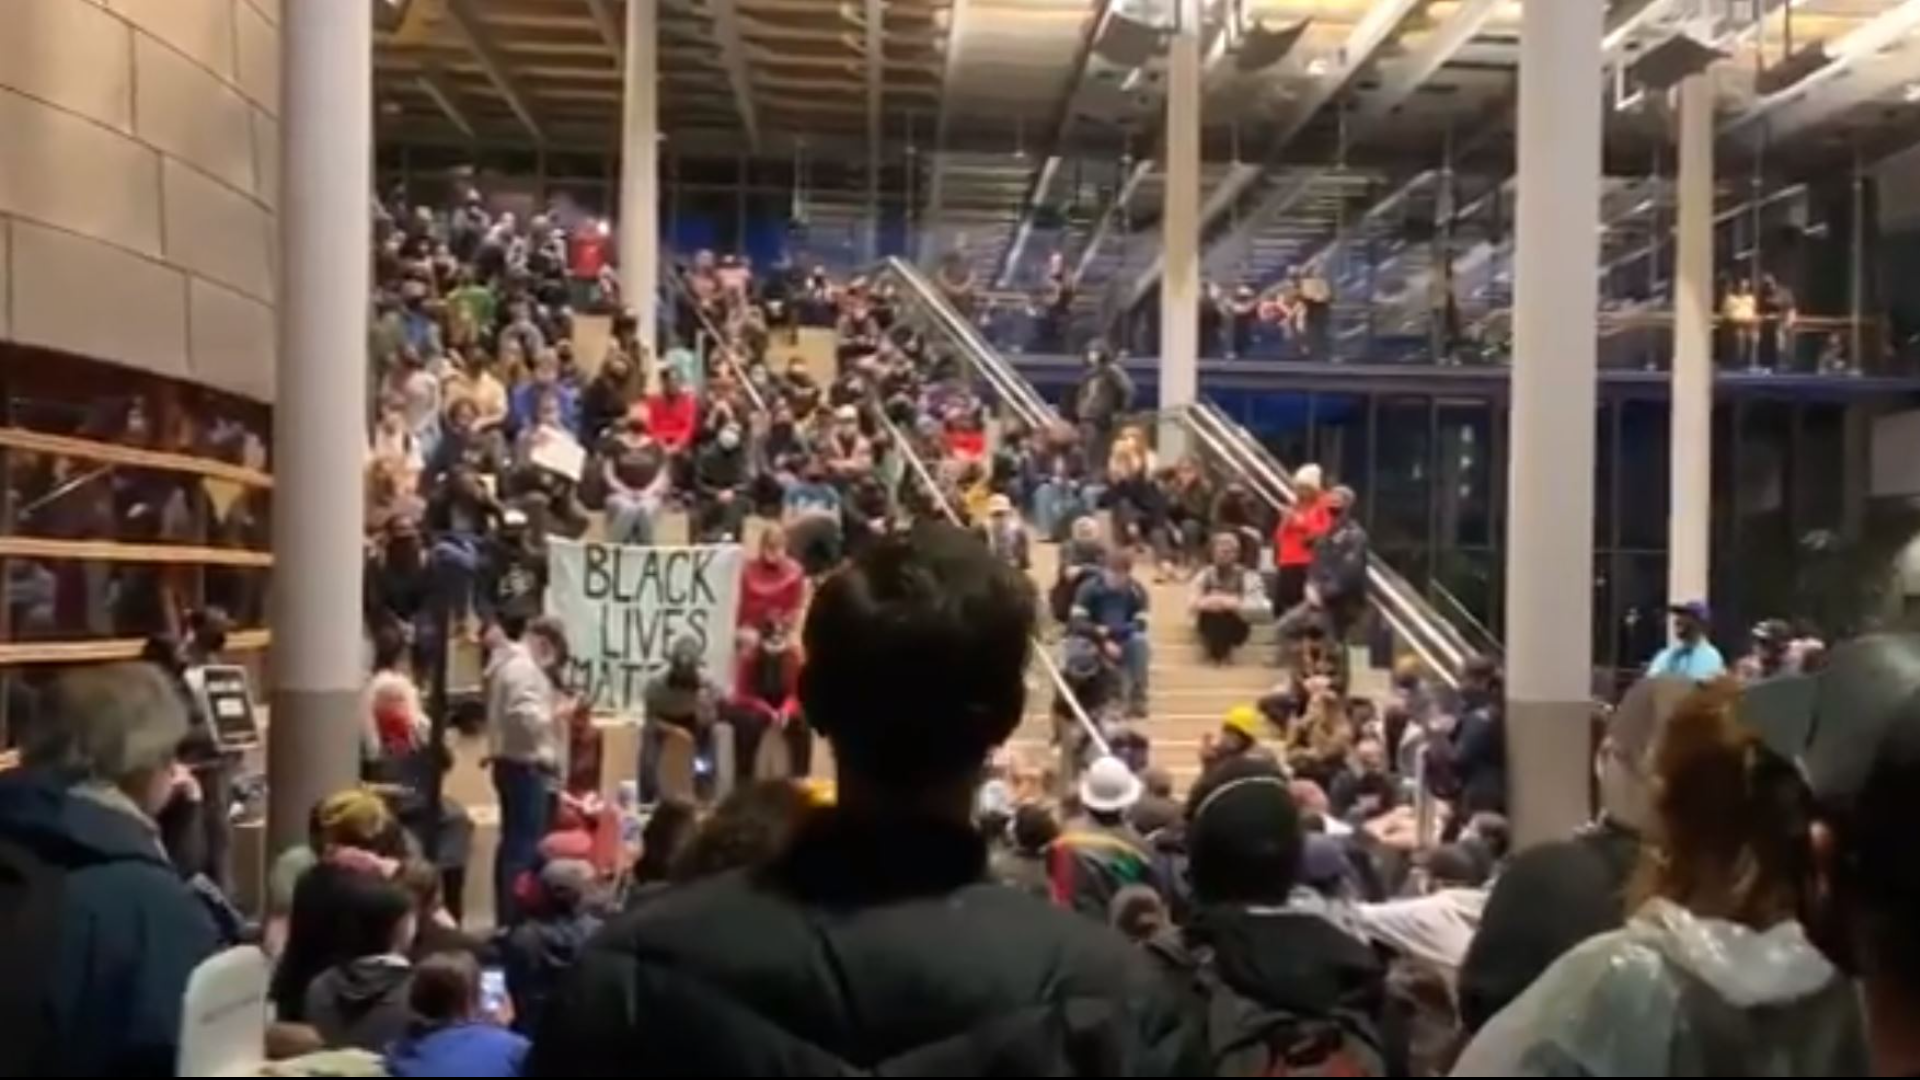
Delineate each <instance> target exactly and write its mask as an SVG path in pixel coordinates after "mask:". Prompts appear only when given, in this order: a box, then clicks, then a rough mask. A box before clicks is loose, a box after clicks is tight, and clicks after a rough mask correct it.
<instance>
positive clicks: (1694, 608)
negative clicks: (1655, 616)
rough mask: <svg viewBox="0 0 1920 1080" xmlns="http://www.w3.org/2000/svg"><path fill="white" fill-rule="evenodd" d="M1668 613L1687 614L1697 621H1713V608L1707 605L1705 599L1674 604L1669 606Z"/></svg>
mask: <svg viewBox="0 0 1920 1080" xmlns="http://www.w3.org/2000/svg"><path fill="white" fill-rule="evenodd" d="M1667 614H1669V615H1685V616H1687V617H1688V618H1690V619H1692V620H1694V621H1695V622H1703V623H1709V622H1712V621H1713V609H1712V608H1710V607H1708V606H1707V602H1706V601H1705V600H1688V601H1686V602H1684V603H1679V604H1674V605H1673V606H1671V607H1669V608H1667Z"/></svg>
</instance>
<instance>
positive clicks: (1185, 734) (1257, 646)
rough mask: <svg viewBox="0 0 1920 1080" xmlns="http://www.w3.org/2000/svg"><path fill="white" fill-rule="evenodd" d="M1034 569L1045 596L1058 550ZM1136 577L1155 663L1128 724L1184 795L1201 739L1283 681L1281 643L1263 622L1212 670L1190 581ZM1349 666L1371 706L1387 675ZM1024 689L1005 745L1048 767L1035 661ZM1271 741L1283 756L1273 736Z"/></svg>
mask: <svg viewBox="0 0 1920 1080" xmlns="http://www.w3.org/2000/svg"><path fill="white" fill-rule="evenodd" d="M1033 563H1034V565H1033V571H1032V577H1033V580H1034V584H1035V586H1036V587H1037V588H1039V589H1040V590H1041V591H1042V595H1043V596H1044V595H1045V591H1046V590H1047V589H1048V588H1050V587H1051V586H1052V584H1053V582H1054V579H1055V575H1056V574H1057V572H1058V566H1059V551H1058V548H1057V547H1055V546H1054V545H1052V544H1045V545H1040V546H1038V547H1036V548H1035V550H1034V558H1033ZM1140 574H1141V581H1142V582H1143V583H1144V584H1145V585H1146V586H1147V591H1148V594H1149V595H1150V596H1151V598H1152V609H1151V610H1152V614H1151V616H1150V618H1149V621H1148V632H1149V635H1150V639H1151V641H1152V645H1153V663H1152V674H1151V679H1150V682H1149V694H1148V703H1149V711H1148V718H1147V719H1146V720H1145V721H1140V722H1136V723H1134V724H1132V725H1131V726H1132V727H1133V728H1134V729H1135V730H1138V731H1140V732H1141V733H1143V734H1145V735H1146V736H1147V737H1148V738H1149V739H1150V740H1151V741H1152V753H1153V764H1154V765H1156V766H1158V767H1161V768H1165V769H1167V770H1168V771H1169V772H1171V773H1172V774H1173V779H1174V786H1175V789H1176V791H1178V792H1180V793H1183V794H1184V793H1185V792H1186V790H1187V789H1188V788H1189V787H1190V786H1192V784H1193V782H1194V781H1195V780H1197V779H1198V778H1199V776H1200V772H1201V767H1202V766H1201V761H1200V749H1201V745H1202V741H1203V740H1204V739H1205V738H1206V737H1207V736H1208V735H1210V734H1215V733H1217V732H1219V731H1220V729H1221V726H1222V724H1223V723H1224V721H1225V719H1226V715H1227V712H1228V711H1229V710H1231V709H1233V708H1234V707H1235V706H1239V705H1252V704H1254V703H1255V702H1257V701H1258V700H1259V699H1260V698H1261V697H1262V696H1264V695H1265V694H1267V693H1269V692H1270V691H1272V690H1273V689H1274V688H1275V687H1276V686H1277V685H1279V684H1280V682H1281V681H1282V674H1283V673H1282V672H1281V670H1280V667H1279V664H1278V654H1279V640H1278V637H1277V635H1276V633H1275V629H1274V625H1273V623H1272V622H1271V621H1269V622H1267V623H1264V624H1262V625H1260V626H1257V627H1255V628H1254V633H1253V639H1252V640H1251V641H1250V642H1249V643H1248V644H1247V646H1246V647H1245V648H1243V649H1242V650H1240V652H1239V653H1238V654H1237V655H1236V656H1235V657H1234V659H1233V661H1232V662H1231V663H1230V664H1228V665H1226V666H1224V667H1222V666H1216V665H1214V664H1212V663H1210V662H1209V661H1208V660H1207V658H1206V655H1205V654H1204V653H1203V652H1202V650H1201V647H1200V642H1199V639H1198V637H1197V636H1196V635H1195V632H1194V628H1193V622H1192V619H1191V618H1190V617H1189V616H1188V614H1187V601H1188V597H1189V595H1190V593H1189V585H1188V583H1187V581H1186V580H1185V579H1180V580H1176V581H1172V582H1165V583H1162V582H1159V581H1157V580H1155V577H1154V574H1153V571H1152V570H1150V569H1143V570H1142V571H1140ZM1058 638H1059V630H1058V628H1053V629H1052V632H1050V633H1049V634H1048V635H1047V636H1046V640H1047V647H1048V649H1049V651H1050V654H1051V655H1052V656H1053V657H1054V658H1055V659H1056V660H1057V659H1058V656H1059V647H1058V645H1057V644H1056V642H1057V640H1058ZM1353 660H1354V664H1353V692H1354V694H1355V695H1356V696H1362V697H1369V698H1373V699H1375V700H1379V699H1381V698H1382V697H1384V695H1385V693H1386V691H1387V688H1388V680H1387V675H1386V673H1385V672H1382V671H1377V670H1374V669H1372V668H1369V667H1367V666H1366V658H1365V656H1364V655H1363V654H1362V653H1361V652H1359V651H1356V652H1355V653H1354V656H1353ZM1027 685H1028V689H1029V694H1028V704H1027V717H1026V720H1025V722H1024V723H1023V724H1022V725H1021V727H1020V730H1019V731H1018V732H1017V733H1016V734H1015V736H1014V739H1013V742H1012V743H1011V744H1010V747H1011V749H1012V751H1013V753H1014V754H1015V756H1016V757H1017V758H1018V759H1019V760H1021V761H1022V762H1024V763H1027V764H1029V765H1033V766H1039V765H1042V764H1044V765H1051V764H1053V763H1054V762H1056V761H1058V758H1059V751H1058V749H1057V748H1056V747H1055V746H1054V745H1053V724H1054V721H1053V715H1052V708H1053V702H1054V696H1055V690H1054V685H1053V682H1052V681H1051V678H1050V677H1049V675H1048V673H1047V671H1046V668H1045V666H1044V665H1043V664H1042V663H1041V662H1040V661H1039V659H1038V658H1037V657H1036V658H1035V663H1034V667H1033V670H1032V672H1031V673H1030V674H1029V676H1028V680H1027ZM1276 736H1277V733H1276ZM1269 742H1270V745H1271V746H1272V747H1273V749H1274V750H1275V751H1276V752H1280V743H1279V741H1278V739H1277V737H1276V738H1275V739H1272V740H1269ZM1282 756H1283V757H1284V754H1283V755H1282Z"/></svg>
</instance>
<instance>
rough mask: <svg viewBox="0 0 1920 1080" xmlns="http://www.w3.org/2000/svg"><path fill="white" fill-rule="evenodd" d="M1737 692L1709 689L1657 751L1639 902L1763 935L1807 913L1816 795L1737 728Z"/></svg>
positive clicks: (1696, 696) (1727, 683)
mask: <svg viewBox="0 0 1920 1080" xmlns="http://www.w3.org/2000/svg"><path fill="white" fill-rule="evenodd" d="M1739 702H1740V687H1739V684H1738V683H1736V682H1734V681H1733V680H1731V679H1722V680H1720V681H1717V682H1714V683H1710V684H1707V685H1705V686H1702V687H1700V688H1699V689H1697V690H1695V691H1694V692H1693V693H1691V694H1689V695H1688V696H1687V698H1686V699H1685V700H1684V701H1682V702H1681V703H1680V705H1679V707H1678V708H1677V709H1676V710H1675V712H1674V714H1673V717H1672V719H1671V720H1670V721H1669V722H1668V725H1667V727H1666V729H1665V730H1664V731H1663V732H1662V734H1661V737H1660V742H1659V744H1658V746H1657V748H1656V749H1655V751H1654V757H1653V775H1654V783H1655V796H1654V811H1655V815H1654V816H1655V821H1654V826H1653V836H1652V838H1651V839H1652V841H1653V842H1652V843H1650V844H1649V845H1648V846H1647V849H1646V852H1645V855H1644V856H1643V859H1642V862H1641V867H1640V874H1639V878H1638V881H1637V882H1636V887H1635V889H1634V892H1633V895H1634V896H1635V897H1636V898H1637V899H1638V900H1648V899H1653V898H1664V899H1666V900H1670V901H1672V902H1674V903H1676V904H1679V905H1681V906H1683V907H1685V908H1687V909H1688V910H1689V911H1692V912H1693V913H1694V914H1696V915H1700V916H1704V917H1708V918H1719V919H1727V920H1730V921H1733V922H1737V923H1741V924H1743V925H1746V926H1750V927H1753V928H1755V929H1766V928H1768V927H1771V926H1773V925H1775V924H1777V923H1781V922H1785V921H1787V920H1789V919H1804V918H1805V917H1806V916H1807V915H1808V914H1809V908H1810V904H1811V900H1812V889H1813V882H1814V867H1813V848H1812V828H1813V810H1814V806H1813V796H1812V793H1811V791H1810V790H1809V789H1808V787H1807V783H1806V781H1805V779H1804V777H1803V776H1802V775H1801V773H1800V770H1799V768H1798V767H1797V766H1796V765H1795V764H1794V763H1793V762H1791V761H1788V760H1786V759H1785V758H1783V757H1781V756H1780V755H1778V754H1776V753H1775V752H1774V751H1773V750H1771V749H1769V748H1768V747H1767V745H1766V743H1765V742H1764V741H1763V740H1762V739H1761V737H1760V736H1759V735H1758V734H1756V733H1755V732H1754V731H1752V730H1751V729H1749V728H1748V727H1746V726H1745V725H1744V724H1742V723H1741V721H1740V717H1739Z"/></svg>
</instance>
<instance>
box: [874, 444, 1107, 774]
mask: <svg viewBox="0 0 1920 1080" xmlns="http://www.w3.org/2000/svg"><path fill="white" fill-rule="evenodd" d="M880 425H881V427H882V428H884V429H885V430H886V432H887V436H888V438H889V439H891V440H892V443H893V447H894V450H895V452H897V453H898V454H900V456H901V457H902V458H903V459H904V460H905V461H906V463H907V467H908V468H909V469H911V470H912V471H913V473H914V475H915V476H916V477H918V478H919V481H920V483H921V485H922V486H924V487H925V488H926V489H927V495H928V497H929V498H931V499H932V500H933V504H934V506H935V507H937V508H938V509H939V511H940V515H941V516H942V517H944V518H946V519H947V522H948V523H949V524H951V525H954V526H956V527H958V528H965V527H966V521H965V520H964V519H963V518H962V517H961V516H960V512H959V511H958V510H956V509H954V506H953V503H952V501H950V500H949V499H948V498H947V493H946V489H945V488H944V487H942V486H941V484H940V481H939V478H937V477H936V476H934V474H933V470H932V469H930V468H928V466H927V463H926V461H925V459H923V458H922V457H921V456H920V452H919V451H918V450H916V449H914V445H913V443H912V442H910V441H908V439H907V436H906V434H905V433H904V432H902V431H901V430H900V428H899V427H898V426H897V425H896V424H894V422H893V420H892V419H890V418H889V417H887V416H886V415H885V414H884V413H883V414H880ZM1033 653H1034V655H1035V656H1036V657H1038V658H1039V660H1040V666H1041V667H1042V668H1043V669H1044V670H1045V671H1046V673H1047V681H1048V682H1051V683H1052V684H1053V689H1054V693H1056V694H1058V695H1059V697H1060V700H1062V701H1064V702H1066V704H1067V709H1068V711H1070V712H1071V713H1072V714H1073V719H1074V722H1075V723H1077V724H1079V725H1080V730H1081V731H1082V732H1084V733H1085V734H1086V737H1087V743H1088V745H1090V746H1092V747H1093V748H1094V750H1095V751H1097V752H1098V753H1099V755H1100V756H1102V757H1105V756H1106V755H1108V754H1110V753H1112V746H1111V745H1110V744H1109V743H1108V742H1107V737H1106V735H1105V734H1104V733H1102V732H1101V730H1100V725H1099V724H1097V723H1095V722H1094V719H1093V717H1092V715H1091V714H1089V713H1088V712H1087V710H1086V707H1085V706H1083V705H1081V704H1080V698H1079V697H1078V696H1077V695H1076V694H1074V692H1073V689H1072V688H1071V687H1069V686H1068V685H1067V677H1066V674H1065V673H1064V672H1062V671H1061V670H1060V666H1059V664H1057V663H1055V662H1054V659H1053V654H1052V653H1050V652H1048V651H1047V643H1046V641H1045V640H1044V639H1042V638H1040V637H1035V638H1034V639H1033ZM1071 753H1072V751H1071V749H1070V748H1069V747H1067V746H1066V745H1065V744H1064V743H1063V745H1062V746H1061V754H1062V755H1063V759H1065V758H1070V757H1071ZM1063 763H1064V764H1065V765H1067V766H1071V764H1072V762H1071V761H1070V760H1065V761H1064V762H1063ZM1072 773H1073V770H1072V768H1071V767H1067V768H1062V769H1061V773H1060V774H1061V776H1063V777H1067V776H1071V775H1072Z"/></svg>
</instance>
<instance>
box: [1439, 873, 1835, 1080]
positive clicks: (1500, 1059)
mask: <svg viewBox="0 0 1920 1080" xmlns="http://www.w3.org/2000/svg"><path fill="white" fill-rule="evenodd" d="M1454 1075H1455V1076H1866V1075H1868V1069H1867V1047H1866V1032H1865V1027H1864V1023H1863V1021H1862V1018H1861V1015H1860V1006H1859V1002H1858V999H1857V998H1856V997H1855V994H1854V990H1853V988H1852V985H1851V984H1850V983H1849V982H1848V981H1847V980H1846V979H1845V978H1843V977H1842V976H1841V975H1840V974H1839V973H1838V972H1837V971H1835V970H1834V969H1833V967H1832V966H1831V965H1830V964H1828V963H1827V961H1826V959H1825V957H1823V956H1821V954H1820V952H1819V950H1818V949H1816V948H1815V947H1814V946H1813V944H1812V943H1811V942H1810V941H1808V940H1807V936H1806V932H1805V931H1804V930H1803V929H1802V928H1801V926H1800V924H1799V923H1797V922H1787V923H1781V924H1780V925H1778V926H1775V927H1773V928H1772V929H1770V930H1767V931H1765V932H1761V931H1757V930H1753V929H1750V928H1748V927H1746V926H1742V925H1739V924H1736V923H1731V922H1726V921H1723V920H1719V919H1705V918H1700V917H1698V916H1696V915H1694V914H1693V913H1692V912H1690V911H1688V910H1687V909H1685V908H1683V907H1680V906H1678V905H1676V904H1673V903H1670V902H1668V901H1665V900H1655V901H1653V902H1651V903H1649V904H1647V905H1646V906H1645V907H1643V908H1641V909H1640V911H1639V913H1638V914H1636V915H1635V916H1634V917H1633V918H1632V919H1631V920H1630V921H1629V922H1628V923H1627V925H1626V927H1625V928H1624V929H1622V930H1618V931H1615V932H1614V933H1610V934H1605V935H1602V936H1600V937H1597V938H1595V939H1593V940H1592V941H1589V942H1588V943H1587V944H1585V945H1583V946H1581V947H1580V948H1578V949H1576V950H1574V951H1573V952H1572V953H1569V954H1568V955H1567V956H1566V957H1565V958H1563V959H1562V960H1561V961H1560V962H1559V963H1557V964H1555V965H1554V966H1553V967H1552V968H1551V969H1549V970H1548V971H1547V973H1546V975H1544V976H1542V977H1541V979H1540V981H1539V982H1538V983H1535V984H1534V986H1533V988H1532V989H1530V990H1528V991H1527V992H1526V993H1525V994H1523V995H1521V997H1520V999H1519V1000H1518V1001H1516V1002H1514V1004H1513V1006H1512V1007H1511V1008H1509V1009H1507V1011H1505V1012H1503V1013H1501V1014H1500V1015H1499V1016H1497V1017H1495V1018H1494V1019H1493V1021H1492V1022H1491V1023H1489V1024H1488V1025H1487V1026H1486V1027H1485V1028H1484V1029H1483V1030H1482V1031H1481V1032H1480V1036H1479V1038H1477V1039H1475V1040H1474V1042H1473V1045H1472V1046H1470V1047H1468V1048H1467V1052H1466V1054H1465V1056H1463V1057H1462V1058H1461V1060H1460V1064H1459V1067H1458V1068H1457V1069H1455V1070H1454Z"/></svg>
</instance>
